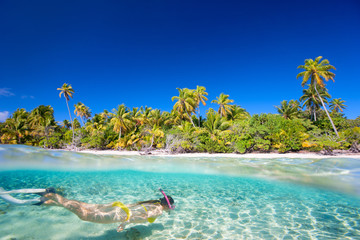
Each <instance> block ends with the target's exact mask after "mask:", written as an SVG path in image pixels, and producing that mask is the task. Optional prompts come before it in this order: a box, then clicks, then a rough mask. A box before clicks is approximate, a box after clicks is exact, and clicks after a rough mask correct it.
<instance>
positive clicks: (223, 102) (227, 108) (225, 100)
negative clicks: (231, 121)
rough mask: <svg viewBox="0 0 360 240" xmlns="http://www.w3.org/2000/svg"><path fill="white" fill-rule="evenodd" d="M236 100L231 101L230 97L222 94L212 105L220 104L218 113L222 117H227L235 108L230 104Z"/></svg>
mask: <svg viewBox="0 0 360 240" xmlns="http://www.w3.org/2000/svg"><path fill="white" fill-rule="evenodd" d="M233 102H234V100H231V99H229V95H226V94H223V93H221V94H220V96H219V97H216V100H212V101H211V103H217V104H219V110H218V113H219V114H220V115H221V116H222V117H226V116H227V115H228V114H231V109H232V108H233V106H231V105H230V103H233Z"/></svg>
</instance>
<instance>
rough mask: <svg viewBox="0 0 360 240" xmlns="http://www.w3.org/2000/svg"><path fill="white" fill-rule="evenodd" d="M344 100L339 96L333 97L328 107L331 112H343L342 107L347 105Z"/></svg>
mask: <svg viewBox="0 0 360 240" xmlns="http://www.w3.org/2000/svg"><path fill="white" fill-rule="evenodd" d="M344 103H345V100H341V98H334V99H333V100H331V102H330V109H331V110H332V111H333V112H339V111H340V112H343V111H344V109H345V108H346V107H347V106H346V105H345V104H344Z"/></svg>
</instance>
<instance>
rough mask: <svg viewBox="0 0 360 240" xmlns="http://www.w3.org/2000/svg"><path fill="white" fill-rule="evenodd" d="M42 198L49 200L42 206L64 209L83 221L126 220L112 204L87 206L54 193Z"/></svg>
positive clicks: (87, 204)
mask: <svg viewBox="0 0 360 240" xmlns="http://www.w3.org/2000/svg"><path fill="white" fill-rule="evenodd" d="M44 197H45V198H47V199H49V200H48V201H45V202H44V205H48V206H59V207H64V208H66V209H68V210H69V211H71V212H72V213H74V214H76V215H77V216H78V217H79V218H80V219H81V220H84V221H89V222H96V223H114V222H119V221H121V220H123V219H125V218H126V214H125V215H124V214H123V213H121V208H118V207H113V206H112V204H89V203H84V202H80V201H77V200H69V199H66V198H64V197H63V196H61V195H59V194H56V193H48V194H45V195H44Z"/></svg>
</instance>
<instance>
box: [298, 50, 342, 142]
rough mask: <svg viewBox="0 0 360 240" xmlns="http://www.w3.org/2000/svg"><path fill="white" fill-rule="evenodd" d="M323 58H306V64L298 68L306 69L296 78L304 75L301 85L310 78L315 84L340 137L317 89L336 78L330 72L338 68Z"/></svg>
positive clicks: (332, 123)
mask: <svg viewBox="0 0 360 240" xmlns="http://www.w3.org/2000/svg"><path fill="white" fill-rule="evenodd" d="M321 59H322V56H319V57H317V58H316V59H315V61H314V60H312V59H306V60H305V64H304V65H300V66H298V69H299V68H300V69H304V70H305V71H303V72H301V73H299V74H298V75H297V76H296V78H299V77H302V78H303V80H302V83H301V85H302V86H303V87H304V86H305V84H306V83H307V82H308V81H309V80H310V85H313V86H314V88H315V91H316V92H317V94H318V96H319V99H320V101H321V104H322V105H323V108H324V110H325V112H326V114H327V116H328V118H329V120H330V122H331V125H332V127H333V128H334V131H335V133H336V135H337V136H338V137H339V134H338V132H337V130H336V127H335V125H334V122H333V121H332V119H331V117H330V114H329V112H328V111H327V109H326V107H325V104H324V101H323V100H322V98H321V97H320V94H319V92H318V90H317V86H319V87H320V88H324V87H325V83H324V80H325V81H329V79H331V80H333V81H334V82H335V80H334V77H335V73H333V72H330V70H332V69H333V70H336V68H335V67H334V66H332V65H330V62H329V60H327V59H324V60H322V61H320V60H321Z"/></svg>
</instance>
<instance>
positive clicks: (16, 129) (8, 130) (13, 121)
mask: <svg viewBox="0 0 360 240" xmlns="http://www.w3.org/2000/svg"><path fill="white" fill-rule="evenodd" d="M28 117H29V113H28V112H27V111H26V110H25V109H24V108H21V109H19V108H18V109H16V111H15V112H14V113H13V114H12V116H11V118H8V119H6V121H5V123H4V125H5V128H4V130H3V132H4V133H5V134H7V135H8V136H10V137H11V138H12V137H15V136H16V138H17V143H19V144H21V143H22V141H21V139H22V138H23V137H24V136H25V135H26V134H27V132H28V130H29V129H28Z"/></svg>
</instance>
